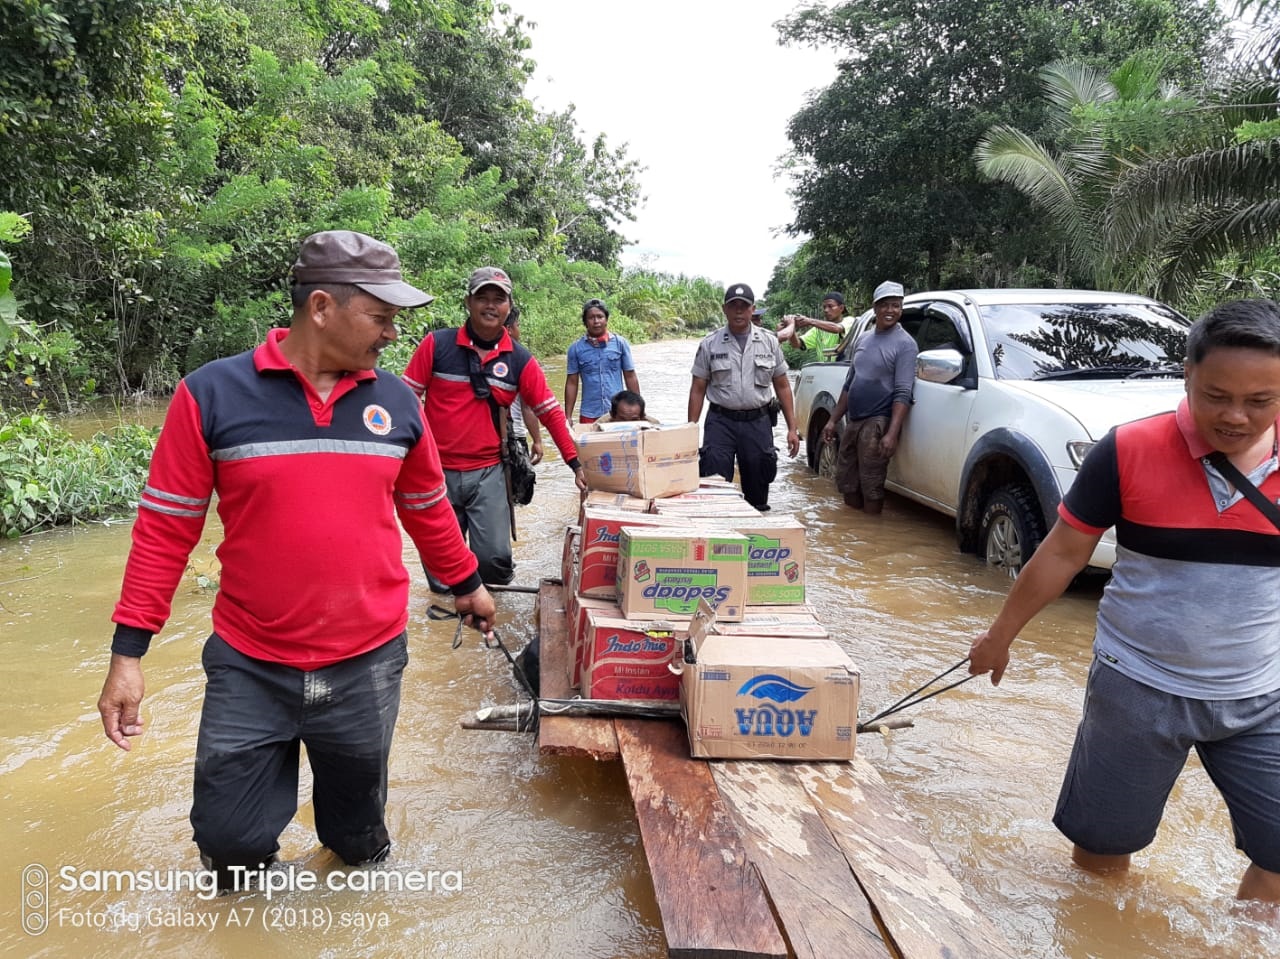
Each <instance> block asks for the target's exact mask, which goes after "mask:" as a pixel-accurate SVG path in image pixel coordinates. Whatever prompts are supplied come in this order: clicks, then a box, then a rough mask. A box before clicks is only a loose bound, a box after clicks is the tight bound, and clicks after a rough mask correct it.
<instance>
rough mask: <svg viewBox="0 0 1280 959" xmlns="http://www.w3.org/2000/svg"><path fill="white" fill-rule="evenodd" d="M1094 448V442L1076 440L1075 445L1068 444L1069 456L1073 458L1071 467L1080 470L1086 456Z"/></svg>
mask: <svg viewBox="0 0 1280 959" xmlns="http://www.w3.org/2000/svg"><path fill="white" fill-rule="evenodd" d="M1093 447H1094V443H1093V442H1092V441H1085V440H1076V441H1075V442H1074V443H1068V444H1067V455H1068V456H1069V457H1071V465H1072V466H1074V467H1075V468H1076V469H1079V468H1080V464H1081V463H1083V462H1084V458H1085V455H1086V454H1087V453H1088V452H1089V450H1091V449H1093Z"/></svg>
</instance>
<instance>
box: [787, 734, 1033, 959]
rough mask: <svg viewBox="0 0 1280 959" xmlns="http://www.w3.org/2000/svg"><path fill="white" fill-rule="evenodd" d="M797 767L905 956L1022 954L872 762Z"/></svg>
mask: <svg viewBox="0 0 1280 959" xmlns="http://www.w3.org/2000/svg"><path fill="white" fill-rule="evenodd" d="M795 773H796V775H797V777H798V778H799V780H800V782H801V783H802V784H803V785H804V788H805V790H806V791H807V792H808V793H809V795H810V796H811V797H812V799H813V807H814V809H816V810H817V811H818V814H819V815H820V816H821V817H822V820H823V822H824V823H826V825H827V828H828V829H830V830H831V834H832V836H833V837H834V838H835V841H836V843H837V844H838V845H839V846H840V849H841V850H842V851H843V852H844V855H845V858H846V859H847V860H848V861H849V865H850V866H852V867H853V874H854V875H855V876H856V877H857V880H858V882H859V884H860V885H861V886H862V888H863V889H864V890H865V891H866V894H867V898H868V899H870V901H871V904H872V905H873V906H874V907H875V909H876V911H877V912H878V914H879V916H880V919H881V921H882V922H883V923H884V925H885V928H886V929H888V931H889V934H890V935H891V936H892V937H893V941H894V944H895V945H896V946H897V948H898V950H899V952H901V954H902V956H903V957H904V959H926V957H928V959H944V957H945V959H953V957H955V956H966V957H974V959H978V957H986V956H991V957H999V959H1013V957H1014V956H1016V955H1017V953H1015V952H1014V950H1013V947H1012V946H1010V945H1009V944H1008V943H1007V942H1006V941H1005V939H1004V937H1003V935H1002V934H1001V933H1000V932H999V931H998V930H997V929H996V927H995V926H994V925H993V924H992V923H991V922H990V921H989V920H988V919H987V918H986V917H985V916H984V915H983V914H982V913H981V911H980V910H979V909H978V907H977V906H976V905H974V904H973V903H971V902H970V901H969V900H968V898H967V897H966V896H965V893H964V890H963V889H961V887H960V883H959V882H957V881H956V878H955V877H954V876H953V875H951V873H950V872H948V871H947V868H946V866H944V865H943V863H942V860H941V859H940V858H939V857H938V853H937V851H936V850H935V849H934V848H933V846H932V845H930V844H929V841H928V840H927V839H925V838H924V836H923V835H921V834H920V832H919V830H918V829H916V827H915V824H914V823H912V822H911V821H910V820H909V819H907V817H906V815H905V814H904V813H903V812H902V810H901V808H900V806H899V805H898V803H897V801H896V800H895V798H894V796H893V794H892V793H891V792H890V790H889V787H888V786H887V785H886V784H885V782H884V780H882V779H881V778H880V775H879V773H877V772H876V771H875V769H874V768H873V767H872V766H871V764H870V763H868V762H867V761H866V760H865V759H861V758H856V759H854V761H853V762H852V763H849V764H842V765H838V766H837V765H832V764H829V763H824V764H817V763H813V764H800V765H797V766H796V767H795Z"/></svg>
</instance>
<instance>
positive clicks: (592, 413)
mask: <svg viewBox="0 0 1280 959" xmlns="http://www.w3.org/2000/svg"><path fill="white" fill-rule="evenodd" d="M582 325H583V326H584V327H585V328H586V332H585V333H584V334H583V336H582V339H580V340H577V341H576V342H575V343H574V344H573V345H572V346H570V347H569V353H568V361H567V363H566V366H565V373H566V374H567V375H566V376H565V379H564V411H565V415H566V416H568V418H569V422H570V423H572V422H573V408H574V406H575V405H576V404H577V402H578V386H579V383H581V386H582V411H581V414H580V415H579V416H578V422H579V423H583V424H587V423H594V422H595V421H596V420H598V419H599V418H600V417H602V416H604V414H606V413H608V412H609V403H610V402H611V401H612V399H613V396H614V394H615V393H617V392H619V391H620V390H622V389H628V390H631V392H633V393H639V392H640V380H639V378H638V377H637V376H636V364H635V361H634V360H632V359H631V344H630V343H628V342H627V340H626V337H624V336H619V335H618V334H617V333H610V332H609V308H608V307H607V306H605V305H604V302H603V301H601V300H587V302H586V303H585V304H584V305H583V307H582Z"/></svg>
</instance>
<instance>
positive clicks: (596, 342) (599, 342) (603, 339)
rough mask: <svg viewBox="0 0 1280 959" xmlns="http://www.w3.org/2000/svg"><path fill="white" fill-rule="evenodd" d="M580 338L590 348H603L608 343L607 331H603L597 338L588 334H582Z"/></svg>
mask: <svg viewBox="0 0 1280 959" xmlns="http://www.w3.org/2000/svg"><path fill="white" fill-rule="evenodd" d="M582 338H583V339H584V340H586V341H587V342H588V343H590V344H591V345H592V346H604V345H605V344H606V343H608V342H609V331H608V330H605V331H604V332H603V333H601V334H600V335H599V336H592V335H591V334H590V333H583V334H582Z"/></svg>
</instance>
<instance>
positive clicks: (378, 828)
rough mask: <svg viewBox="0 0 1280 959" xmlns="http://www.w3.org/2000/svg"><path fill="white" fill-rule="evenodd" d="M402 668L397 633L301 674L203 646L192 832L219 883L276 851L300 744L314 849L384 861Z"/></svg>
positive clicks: (293, 790)
mask: <svg viewBox="0 0 1280 959" xmlns="http://www.w3.org/2000/svg"><path fill="white" fill-rule="evenodd" d="M408 658H409V657H408V647H407V642H406V636H405V634H404V633H401V634H400V635H399V636H397V637H395V638H394V639H392V640H390V641H389V642H386V643H383V644H382V645H381V646H379V647H377V648H376V649H373V650H370V651H369V652H367V653H365V654H363V655H361V656H357V657H355V658H354V659H348V660H345V661H343V662H340V663H334V664H333V665H332V666H325V667H323V668H321V669H317V670H313V671H311V672H303V671H302V670H300V669H295V668H293V667H292V666H282V665H280V664H279V663H269V662H265V661H263V660H258V659H252V658H251V657H249V656H245V655H244V654H243V653H241V652H239V651H237V650H235V649H233V648H232V647H231V646H229V645H228V644H227V643H226V641H225V640H223V639H222V638H221V637H220V636H218V635H217V634H216V633H215V634H213V635H212V636H210V637H209V639H208V641H207V642H206V643H205V647H204V656H203V660H204V670H205V676H206V678H207V682H206V686H205V696H204V708H203V710H202V712H201V715H200V737H199V740H198V742H197V744H196V765H195V797H194V802H193V804H192V807H191V825H192V827H193V828H194V831H195V837H194V838H195V841H196V845H197V846H199V847H200V852H201V853H202V854H203V855H204V857H205V858H206V859H208V860H211V861H212V864H213V865H214V867H215V868H217V869H218V870H219V874H220V875H221V873H222V871H224V870H227V869H228V868H229V867H231V866H241V867H245V868H248V869H253V868H256V867H257V866H258V864H259V863H268V862H270V861H271V858H272V857H273V856H274V855H275V853H276V852H277V851H278V850H279V848H280V846H279V843H278V842H277V839H278V837H279V836H280V833H281V832H282V831H283V830H284V827H285V826H286V825H288V823H289V820H291V819H292V818H293V816H294V813H295V812H297V809H298V760H299V744H300V743H305V744H306V746H307V758H308V759H309V760H310V762H311V772H312V778H313V780H314V785H313V792H312V799H313V802H314V804H315V820H316V832H317V834H318V835H319V839H320V842H322V843H323V844H324V845H326V846H328V847H329V848H330V849H332V850H333V851H334V852H336V853H337V854H338V855H339V856H341V857H342V859H343V861H344V862H346V863H347V864H348V865H353V866H354V865H357V864H359V863H362V862H366V861H369V860H373V859H379V858H381V857H382V856H384V855H385V854H386V848H387V846H388V845H389V843H390V838H389V836H388V834H387V827H386V825H385V823H384V820H383V810H384V807H385V805H386V801H387V758H388V756H389V754H390V752H391V734H392V731H393V730H394V728H395V724H396V716H397V715H398V713H399V708H400V677H401V674H402V673H403V672H404V667H405V664H406V663H407V662H408Z"/></svg>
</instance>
